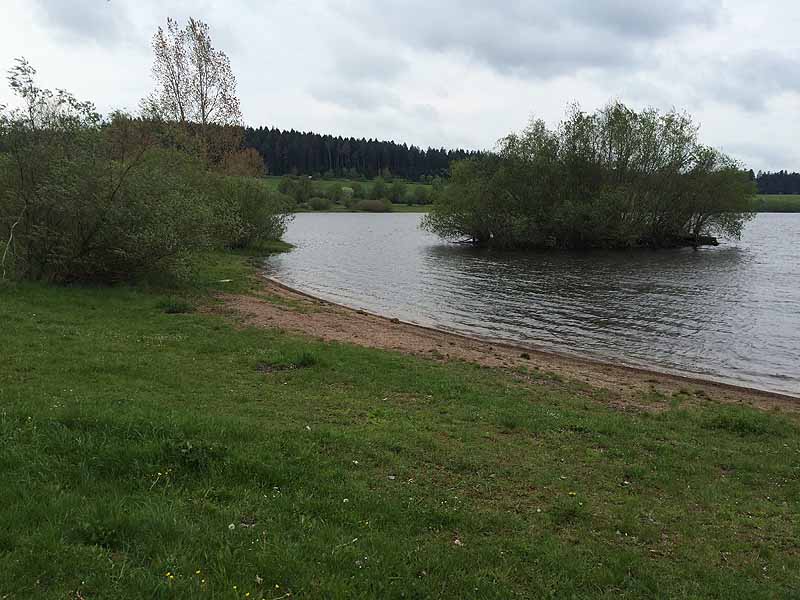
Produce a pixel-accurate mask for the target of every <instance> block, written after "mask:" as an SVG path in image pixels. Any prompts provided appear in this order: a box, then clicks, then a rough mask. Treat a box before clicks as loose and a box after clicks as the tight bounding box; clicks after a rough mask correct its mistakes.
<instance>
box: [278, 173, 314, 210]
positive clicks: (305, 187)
mask: <svg viewBox="0 0 800 600" xmlns="http://www.w3.org/2000/svg"><path fill="white" fill-rule="evenodd" d="M278 191H279V192H280V193H282V194H285V195H287V196H290V197H291V198H292V199H294V201H295V203H297V204H303V203H305V202H308V201H309V200H310V199H311V197H312V196H313V195H314V186H313V184H312V183H311V180H310V179H309V178H308V177H283V178H282V179H281V180H280V182H278Z"/></svg>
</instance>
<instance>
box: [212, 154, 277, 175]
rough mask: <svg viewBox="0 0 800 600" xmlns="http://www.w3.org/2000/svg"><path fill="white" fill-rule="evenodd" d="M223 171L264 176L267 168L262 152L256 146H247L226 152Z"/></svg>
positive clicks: (227, 173)
mask: <svg viewBox="0 0 800 600" xmlns="http://www.w3.org/2000/svg"><path fill="white" fill-rule="evenodd" d="M222 172H223V173H224V174H225V175H236V176H239V177H263V176H264V175H265V174H266V168H265V167H264V159H263V158H262V156H261V154H259V153H258V151H257V150H256V149H255V148H246V149H244V150H239V151H237V152H230V153H228V154H226V155H225V157H224V158H223V161H222Z"/></svg>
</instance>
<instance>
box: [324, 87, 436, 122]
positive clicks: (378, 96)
mask: <svg viewBox="0 0 800 600" xmlns="http://www.w3.org/2000/svg"><path fill="white" fill-rule="evenodd" d="M309 92H310V94H311V96H312V97H313V98H314V99H315V100H316V101H318V102H322V103H325V104H329V105H332V106H337V107H339V108H342V109H345V110H348V111H354V112H357V113H361V114H377V113H383V114H389V113H391V114H393V115H402V116H406V117H409V118H411V119H413V120H415V121H416V120H419V121H424V122H433V121H435V120H436V119H437V118H438V117H439V112H438V110H437V109H436V107H434V106H432V105H430V104H425V103H417V102H406V101H405V100H404V99H403V96H402V95H401V94H398V93H395V92H394V91H392V90H391V89H389V88H387V87H386V86H384V85H381V84H380V83H377V84H375V83H370V82H361V83H354V82H346V81H345V82H340V81H328V82H324V83H318V84H316V85H314V86H312V87H311V88H310V90H309Z"/></svg>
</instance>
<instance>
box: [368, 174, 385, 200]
mask: <svg viewBox="0 0 800 600" xmlns="http://www.w3.org/2000/svg"><path fill="white" fill-rule="evenodd" d="M387 192H388V189H387V187H386V182H385V181H384V180H383V178H381V177H378V178H377V179H376V180H375V182H374V183H373V184H372V188H371V189H370V190H369V199H370V200H380V199H381V198H386V194H387Z"/></svg>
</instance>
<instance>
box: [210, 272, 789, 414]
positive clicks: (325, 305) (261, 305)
mask: <svg viewBox="0 0 800 600" xmlns="http://www.w3.org/2000/svg"><path fill="white" fill-rule="evenodd" d="M221 298H222V300H223V302H224V306H225V308H226V309H227V310H229V311H233V312H234V313H235V314H236V315H237V316H238V317H239V318H240V319H242V321H243V322H244V323H245V324H247V325H252V326H256V327H269V328H278V329H282V330H285V331H289V332H294V333H301V334H305V335H308V336H311V337H314V338H318V339H322V340H326V341H337V342H348V343H353V344H358V345H361V346H367V347H370V348H383V349H387V350H396V351H399V352H404V353H408V354H416V355H419V356H425V357H428V358H432V359H435V360H463V361H467V362H471V363H477V364H480V365H485V366H490V367H502V368H513V367H518V366H524V367H527V368H528V369H539V370H542V371H545V372H549V373H555V374H557V375H559V376H562V377H564V378H568V379H572V380H576V381H579V382H582V383H585V384H587V385H589V386H591V387H593V388H603V389H605V390H608V392H610V394H609V396H610V398H611V399H612V400H611V401H612V402H619V403H621V405H637V406H639V407H641V406H642V404H643V403H644V404H647V401H646V400H645V399H644V395H645V394H648V393H651V392H653V391H657V392H660V393H662V394H664V395H666V396H671V395H673V394H675V393H679V392H684V393H688V394H689V395H690V396H691V397H692V398H695V399H696V400H698V401H703V400H706V399H709V398H710V399H713V400H717V401H721V402H728V403H737V404H747V405H751V406H755V407H758V408H763V409H781V410H784V411H790V412H795V413H800V398H791V397H789V396H784V395H781V394H772V393H769V392H762V391H758V390H752V389H748V388H742V387H736V386H731V385H726V384H721V383H714V382H709V381H704V380H700V379H692V378H686V377H679V376H675V375H667V374H663V373H657V372H653V371H647V370H644V369H636V368H631V367H624V366H619V365H613V364H607V363H601V362H596V361H592V360H588V359H582V358H574V357H570V356H564V355H559V354H554V353H551V352H542V351H536V350H531V349H529V348H522V347H518V346H514V345H511V344H505V343H495V342H489V341H484V340H480V339H476V338H470V337H466V336H462V335H457V334H453V333H447V332H443V331H438V330H434V329H429V328H425V327H420V326H418V325H413V324H410V323H404V322H401V321H399V320H397V319H388V318H385V317H381V316H377V315H373V314H369V313H366V312H364V311H357V310H353V309H350V308H347V307H344V306H340V305H338V304H334V303H331V302H327V301H324V300H320V299H317V298H314V297H312V296H309V295H307V294H303V293H301V292H298V291H296V290H293V289H291V288H288V287H286V286H284V285H282V284H279V283H277V282H275V281H272V280H264V283H263V289H262V291H261V292H260V293H258V294H256V295H224V296H222V297H221Z"/></svg>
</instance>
